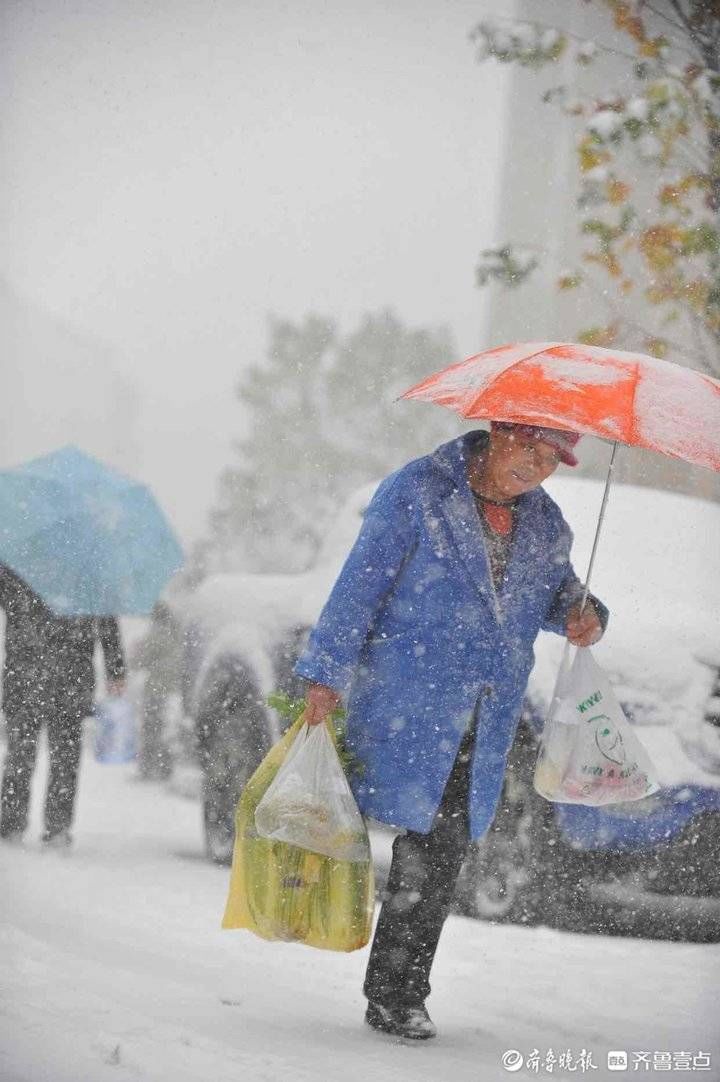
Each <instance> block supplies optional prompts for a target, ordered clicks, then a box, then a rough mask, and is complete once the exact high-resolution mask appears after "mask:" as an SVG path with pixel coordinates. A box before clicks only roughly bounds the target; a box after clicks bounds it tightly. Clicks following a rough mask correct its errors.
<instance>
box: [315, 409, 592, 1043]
mask: <svg viewBox="0 0 720 1082" xmlns="http://www.w3.org/2000/svg"><path fill="white" fill-rule="evenodd" d="M577 440H578V436H577V435H576V434H574V433H569V432H563V431H559V430H555V429H549V428H538V427H533V426H527V425H510V424H499V423H493V425H492V428H491V431H490V433H489V434H488V433H485V432H474V433H473V432H471V433H467V434H466V435H465V436H463V437H461V438H460V439H458V440H453V441H452V442H451V443H448V444H444V445H443V446H442V447H440V448H438V450H437V451H436V452H434V453H433V454H432V455H428V456H423V457H422V458H420V459H417V460H415V461H414V462H411V463H409V464H408V465H407V466H405V467H403V468H402V469H401V470H399V471H397V472H396V473H395V474H392V475H391V476H390V477H389V478H386V480H385V481H384V482H383V483H382V484H381V485H380V487H379V489H378V491H377V492H376V494H375V496H374V498H373V501H372V503H371V504H370V507H369V508H368V510H367V512H366V514H365V517H364V520H363V527H362V529H361V531H360V535H359V537H358V540H357V541H356V544H355V546H354V548H353V550H352V552H351V553H350V555H349V557H348V559H347V561H346V563H345V566H344V568H343V570H342V571H341V573H340V577H339V578H338V580H337V582H336V584H335V586H334V587H333V590H332V593H331V595H330V597H329V599H328V601H327V603H326V605H325V607H324V609H323V611H322V613H321V615H320V618H319V620H318V623H317V625H316V627H315V628H314V630H313V632H312V634H311V636H310V641H309V643H308V646H307V647H306V649H305V651H304V652H303V654H302V655H301V657H300V659H299V660H298V662H297V664H296V666H295V672H296V674H297V675H298V676H302V677H304V678H305V679H306V680H308V681H309V683H310V686H309V688H308V691H307V696H306V712H305V717H306V720H307V722H308V724H310V725H316V724H320V723H322V722H324V721H325V720H326V718H327V717H328V715H329V714H330V712H331V711H332V709H333V708H334V707H336V706H337V705H339V703H340V702H341V701H342V697H343V695H346V696H347V741H348V746H349V748H350V750H351V751H352V752H353V753H354V754H355V756H356V757H357V758H358V759H359V760H360V761H361V762H362V764H363V768H364V769H363V771H362V774H359V775H358V776H357V777H356V778H354V779H353V780H351V784H352V786H353V791H354V794H355V797H356V799H357V802H358V805H359V807H360V810H361V812H362V813H363V814H364V815H367V816H369V817H371V818H373V819H378V820H379V821H380V822H384V823H388V824H390V825H393V826H395V827H399V828H402V829H403V830H404V833H401V834H398V836H397V837H396V839H395V841H394V844H393V859H392V865H391V868H390V875H389V879H388V884H387V888H386V890H385V895H384V901H383V905H382V908H381V911H380V915H379V917H378V921H377V926H376V929H375V936H374V940H373V944H372V948H371V951H370V959H369V962H368V968H367V973H366V977H365V985H364V989H363V990H364V993H365V996H366V998H367V1000H368V1007H367V1012H366V1015H365V1018H366V1021H367V1023H368V1024H369V1025H370V1026H372V1027H373V1028H374V1029H377V1030H381V1031H383V1032H385V1033H390V1034H393V1035H395V1036H399V1037H405V1038H410V1039H413V1040H425V1039H427V1038H431V1037H434V1036H435V1033H436V1030H435V1026H434V1024H433V1022H432V1020H431V1019H430V1016H429V1014H428V1012H427V1008H426V1006H425V1000H426V998H427V997H428V995H429V994H430V971H431V967H432V963H433V959H434V957H435V952H436V948H437V945H438V941H439V939H440V934H441V932H442V928H443V924H444V922H445V919H446V917H447V915H448V912H449V910H450V905H451V902H452V898H453V893H454V889H455V883H456V881H457V877H458V874H459V872H460V868H461V867H462V863H463V860H464V859H465V855H466V853H467V850H468V846H469V844H470V842H471V841H472V840H474V839H477V838H480V837H482V836H483V834H484V833H485V831H486V830H487V829H488V827H489V826H490V824H491V822H492V819H493V816H494V814H495V811H496V808H497V804H498V801H499V799H500V794H501V789H502V783H503V777H504V772H505V765H506V761H507V756H508V752H509V750H510V747H511V745H512V741H513V737H514V734H515V730H516V727H517V724H518V720H519V716H520V710H521V704H522V698H523V695H524V693H525V688H526V684H527V680H528V676H529V673H530V670H531V667H532V663H533V651H532V646H533V643H534V641H535V638H536V637H537V635H538V633H539V632H540V631H541V630H546V631H553V632H555V633H556V634H560V635H564V636H566V637H567V639H568V640H569V641H570V642H571V643H572V644H573V645H575V646H582V647H584V646H590V645H591V644H593V643H595V642H597V641H598V640H599V639H600V637H601V636H602V634H603V632H604V629H605V625H606V623H607V619H608V611H607V609H606V608H605V606H604V605H603V604H602V603H601V602H600V601H598V600H597V599H596V598H593V597H592V595H589V597H588V599H587V604H583V593H584V591H583V586H582V584H581V583H580V581H579V580H578V578H577V576H576V575H575V572H574V570H573V567H572V564H571V562H570V548H571V542H572V534H571V532H570V529H569V527H568V526H567V524H566V523H565V521H564V519H563V517H562V514H561V512H560V509H559V508H558V507H557V505H556V504H555V503H554V502H553V501H552V500H551V499H550V497H549V496H548V495H547V493H545V492H544V491H543V489H542V487H541V486H542V482H543V481H544V480H546V479H547V478H548V477H550V476H551V474H553V473H554V472H555V470H556V468H557V467H558V465H559V463H560V462H564V463H565V464H566V465H569V466H572V465H576V464H577V459H576V458H575V455H574V451H573V448H574V446H575V444H576V442H577Z"/></svg>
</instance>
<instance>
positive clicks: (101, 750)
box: [95, 695, 138, 763]
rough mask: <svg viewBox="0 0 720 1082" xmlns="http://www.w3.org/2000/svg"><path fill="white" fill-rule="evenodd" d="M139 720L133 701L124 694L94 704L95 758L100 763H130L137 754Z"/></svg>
mask: <svg viewBox="0 0 720 1082" xmlns="http://www.w3.org/2000/svg"><path fill="white" fill-rule="evenodd" d="M137 745H138V740H137V722H136V720H135V711H134V710H133V708H132V705H131V704H130V702H128V700H127V699H125V698H123V696H121V695H113V696H111V697H110V698H108V699H103V700H102V702H99V703H98V704H97V705H96V707H95V758H96V760H97V762H98V763H131V762H132V761H133V759H135V758H136V757H137V751H138V747H137Z"/></svg>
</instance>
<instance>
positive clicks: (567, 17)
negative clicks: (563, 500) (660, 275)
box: [481, 0, 720, 499]
mask: <svg viewBox="0 0 720 1082" xmlns="http://www.w3.org/2000/svg"><path fill="white" fill-rule="evenodd" d="M516 7H517V13H516V18H517V19H518V20H523V19H527V20H528V21H533V20H538V19H541V21H542V22H543V23H546V24H548V25H557V26H559V27H562V28H564V29H567V30H569V31H571V32H573V33H575V34H576V35H578V36H579V37H580V38H582V39H584V38H587V39H594V40H597V41H601V42H603V43H605V44H607V45H610V46H612V45H617V46H619V47H623V48H627V42H626V41H625V42H624V41H623V39H622V38H621V37H619V36H617V34H616V32H615V31H613V28H612V25H611V20H610V17H609V15H608V14H607V13H606V12H605V11H604V9H602V8H601V6H600V5H599V4H597V5H596V4H581V3H569V2H567V0H543V3H542V5H539V4H538V3H537V0H517V5H516ZM540 8H542V12H541V14H540V10H539V9H540ZM608 63H609V64H610V65H611V69H612V65H613V62H612V61H609V62H608V61H605V60H604V61H603V63H602V64H600V63H598V64H597V66H591V67H589V68H579V67H578V66H577V65H576V64H575V62H574V61H573V60H572V59H571V58H570V57H567V58H563V60H562V61H561V63H560V64H558V65H553V66H552V67H549V68H547V69H546V70H545V71H544V72H541V73H539V74H537V73H534V72H532V71H528V70H525V69H521V68H519V67H517V66H514V67H513V78H512V87H511V91H510V94H509V95H508V99H507V107H506V112H505V115H504V117H503V123H504V125H505V155H504V175H503V181H502V184H501V186H500V191H501V196H500V202H499V206H498V213H497V226H496V235H495V236H494V237H488V238H483V240H482V242H481V247H494V246H496V245H497V244H500V243H503V242H506V241H507V242H511V243H518V244H520V243H521V244H523V245H527V246H529V247H531V248H537V250H538V251H539V252H541V253H543V266H542V268H541V269H539V270H538V271H536V272H535V273H534V274H533V275H532V276H531V278H530V279H529V281H528V282H526V283H524V284H523V285H520V286H518V287H515V288H513V289H502V288H500V287H498V286H492V287H490V303H489V315H488V335H487V345H488V346H490V345H495V344H500V343H501V342H509V341H547V340H549V341H573V340H574V338H575V336H576V334H577V332H578V330H579V329H580V328H582V327H583V326H589V325H593V324H602V323H607V322H608V321H609V317H608V309H607V307H606V305H605V303H604V301H603V298H602V296H597V295H596V296H592V295H591V294H589V293H588V292H586V291H584V290H583V291H572V292H568V293H561V292H559V291H558V290H557V288H556V282H557V279H558V276H559V275H560V274H561V273H562V272H563V271H564V270H567V269H571V268H572V267H574V266H577V264H578V253H579V251H580V239H581V238H580V236H579V232H578V228H577V223H578V216H577V212H576V198H577V194H578V173H577V164H576V157H575V150H574V146H575V137H576V135H575V133H576V129H575V126H574V124H573V121H572V119H571V118H569V117H566V116H564V115H563V114H562V113H561V112H560V111H559V110H558V109H556V108H554V107H553V106H551V105H549V104H545V103H544V102H543V101H542V93H543V91H544V89H546V88H548V87H550V86H553V85H557V84H558V83H566V84H570V85H572V84H573V83H575V84H576V85H578V84H580V83H581V84H582V85H583V86H584V87H590V88H592V90H593V91H594V92H595V93H596V94H601V93H602V90H603V79H604V78H606V77H607V71H608V66H607V65H608ZM625 70H626V64H625V62H623V61H618V62H617V67H616V69H615V71H614V72H613V85H615V86H616V85H617V81H616V78H617V79H618V80H620V81H621V80H622V78H623V72H624V71H625ZM647 177H648V178H651V174H647ZM635 180H636V182H637V183H638V184H640V185H642V183H643V182H644V178H642V177H640V176H638V177H637V178H635ZM639 198H641V195H640V196H639ZM638 311H640V309H638ZM674 333H678V332H677V331H674ZM669 359H671V360H672V357H670V358H669ZM581 447H582V450H581V457H582V471H583V472H584V473H586V474H588V475H590V476H602V475H603V474H604V471H605V469H606V466H607V462H608V459H609V455H610V446H609V445H608V444H603V443H601V442H600V441H598V440H590V439H586V440H584V441H583V443H582V445H581ZM616 476H617V477H618V479H619V480H621V481H625V482H630V483H633V484H647V485H652V486H655V487H659V488H667V489H674V490H677V491H682V492H688V493H694V494H696V495H702V496H705V497H709V498H714V499H720V477H719V476H718V475H717V474H714V473H712V472H711V471H709V470H702V469H699V468H697V467H692V466H688V465H686V464H685V463H682V462H677V461H673V460H671V459H667V458H664V457H663V456H661V455H656V454H652V453H650V452H646V451H642V450H639V449H636V448H627V447H623V448H621V449H620V453H619V456H618V460H617V467H616Z"/></svg>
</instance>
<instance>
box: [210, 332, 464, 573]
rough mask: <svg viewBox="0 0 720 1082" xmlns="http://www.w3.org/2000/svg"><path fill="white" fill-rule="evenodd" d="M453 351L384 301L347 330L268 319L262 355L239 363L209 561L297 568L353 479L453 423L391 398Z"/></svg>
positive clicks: (382, 468) (387, 464)
mask: <svg viewBox="0 0 720 1082" xmlns="http://www.w3.org/2000/svg"><path fill="white" fill-rule="evenodd" d="M455 359H457V358H456V355H455V350H454V346H453V343H452V340H451V338H450V335H449V333H448V332H447V331H446V330H443V329H439V330H428V329H410V328H407V327H405V326H404V325H403V324H402V323H401V321H400V320H399V319H398V318H397V317H396V316H395V315H393V313H392V312H390V311H382V312H379V313H374V314H369V315H366V316H365V317H364V318H363V319H362V320H361V321H360V324H359V326H358V327H357V329H355V330H354V331H352V332H351V333H349V334H347V335H343V334H341V333H340V331H339V330H338V328H337V326H336V325H335V323H334V322H333V321H332V320H331V319H328V318H323V317H320V316H315V315H311V316H307V317H306V318H305V319H304V320H303V321H302V322H300V323H293V322H291V321H289V320H280V319H274V320H272V321H271V324H270V344H269V349H268V352H267V357H266V358H265V360H264V361H262V362H261V363H258V364H255V365H252V366H251V367H249V368H248V369H246V370H245V371H244V372H243V375H242V377H241V379H240V382H239V384H238V389H237V394H238V398H239V400H240V402H241V404H242V406H243V407H244V409H245V414H246V416H247V419H248V420H247V425H246V434H245V435H244V436H243V438H242V439H240V440H238V441H237V443H236V449H237V455H238V459H239V461H238V462H237V464H235V465H232V466H231V467H229V468H228V469H226V470H225V472H224V473H223V475H222V476H221V479H220V490H219V498H218V501H217V506H216V508H215V510H214V512H213V514H212V516H211V521H212V536H211V539H210V552H211V554H212V560H211V562H212V563H214V564H215V566H220V567H238V568H244V569H249V570H255V571H261V570H285V571H293V570H299V569H302V568H304V567H306V566H308V564H309V563H310V562H311V561H312V558H313V556H314V554H315V552H316V551H317V547H318V544H319V542H320V540H321V538H322V533H323V530H324V528H325V527H326V526H327V525H328V524H329V522H330V521H331V520H332V518H333V516H334V515H335V513H336V512H337V510H338V507H339V506H340V504H341V503H342V501H343V500H344V498H345V497H346V496H348V495H349V494H350V493H351V492H352V491H353V489H355V488H356V487H358V486H359V485H361V484H363V483H365V482H368V481H372V480H374V479H379V478H380V477H382V476H384V475H385V474H387V473H389V472H390V471H391V470H393V469H394V468H396V467H397V466H399V465H401V464H402V463H403V462H405V461H407V460H408V459H410V458H412V457H414V456H415V455H419V454H424V453H425V452H427V451H428V450H430V449H432V448H433V447H434V446H435V445H436V444H437V443H439V442H441V441H442V440H443V439H450V438H451V437H452V436H453V435H454V434H456V433H457V428H458V424H457V419H456V418H453V416H452V415H451V414H447V413H446V412H445V411H443V410H438V409H436V408H433V407H432V406H429V407H427V408H424V407H423V406H422V405H421V404H418V403H402V404H400V403H397V402H396V401H395V400H396V398H397V397H398V395H399V394H400V393H401V392H402V391H403V390H404V389H405V388H407V387H408V386H409V385H410V384H412V383H413V382H415V381H417V380H418V379H420V378H421V377H423V376H424V375H427V374H429V373H430V372H432V371H434V370H435V369H437V368H440V367H442V366H443V365H446V364H449V363H451V362H452V361H453V360H455Z"/></svg>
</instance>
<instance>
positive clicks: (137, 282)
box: [0, 0, 512, 540]
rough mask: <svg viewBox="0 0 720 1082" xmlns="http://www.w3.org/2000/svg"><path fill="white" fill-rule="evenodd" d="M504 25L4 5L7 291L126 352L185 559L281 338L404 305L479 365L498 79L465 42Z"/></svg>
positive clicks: (486, 4) (50, 2)
mask: <svg viewBox="0 0 720 1082" xmlns="http://www.w3.org/2000/svg"><path fill="white" fill-rule="evenodd" d="M490 11H494V12H496V13H499V14H504V15H509V14H512V4H511V3H510V2H509V0H495V2H494V3H493V0H482V2H479V3H478V2H468V0H400V2H394V3H390V2H388V0H385V2H377V0H362V2H360V0H354V2H343V0H335V2H327V3H325V2H320V0H293V2H285V3H281V2H278V0H144V2H141V0H44V2H39V0H4V3H3V5H2V16H1V17H2V27H1V28H0V29H1V30H2V38H3V42H4V44H3V45H2V46H1V48H2V55H1V56H0V60H1V61H2V67H3V71H4V75H3V76H2V79H3V84H4V86H3V93H2V98H1V100H0V113H1V114H2V120H3V128H2V136H1V139H2V143H1V145H0V152H1V154H2V162H3V165H2V169H3V176H4V181H3V187H4V193H3V201H2V203H3V206H2V209H1V210H0V224H1V225H2V235H3V238H4V239H3V243H2V249H1V251H0V274H2V275H3V276H4V277H5V278H6V279H7V281H8V282H9V283H10V285H11V286H12V287H13V289H15V290H17V292H18V293H20V294H21V295H22V296H23V297H24V298H26V299H28V300H29V301H31V302H32V303H33V304H36V305H38V306H40V307H42V308H43V309H45V310H47V311H48V312H50V313H52V314H54V315H55V316H59V317H61V319H62V320H64V321H66V322H68V323H70V324H72V325H73V326H74V327H76V328H78V329H79V330H80V331H82V332H84V333H87V334H88V335H90V336H92V337H94V338H96V339H98V340H100V341H101V342H103V343H105V344H107V345H108V346H109V347H110V348H111V351H112V354H111V355H112V356H113V357H114V360H113V363H114V364H115V365H116V367H117V368H118V369H119V370H120V371H122V372H123V373H125V375H126V376H127V378H128V379H129V380H131V381H132V382H133V383H134V384H135V386H136V387H137V391H138V397H139V401H140V403H141V415H140V418H139V422H138V435H137V439H138V445H139V463H138V472H139V473H140V474H141V475H143V476H144V477H145V478H146V479H147V480H149V481H151V482H152V483H153V485H154V486H155V487H156V489H157V491H158V493H159V495H160V497H161V500H162V502H163V504H164V505H165V506H166V507H168V506H169V507H170V508H171V514H172V517H173V519H174V521H175V522H176V523H177V524H178V526H179V528H180V530H181V532H182V534H183V536H184V538H185V540H189V539H191V538H192V537H195V536H198V535H199V534H201V533H202V531H203V529H204V527H205V514H206V511H207V508H208V505H209V504H210V502H211V500H212V495H213V490H214V484H215V478H216V475H217V471H218V469H219V468H220V467H221V466H222V465H223V464H224V463H225V462H226V461H228V460H229V456H230V442H231V440H232V438H233V437H234V436H236V435H238V434H239V431H240V426H241V423H242V420H241V413H240V410H239V408H238V407H237V406H236V405H235V404H234V402H233V386H234V383H235V381H236V378H237V375H238V373H239V371H240V370H241V368H242V366H243V365H244V364H246V363H248V362H249V361H252V360H256V359H257V358H258V357H260V356H261V355H262V353H263V351H264V349H265V345H266V341H267V337H266V319H267V315H268V313H271V312H272V313H275V314H278V315H281V316H289V317H293V318H300V317H302V316H303V315H304V314H305V313H306V312H308V311H315V312H319V313H325V314H328V315H332V316H335V317H336V318H338V319H339V320H340V323H341V326H342V327H343V329H349V328H350V327H351V326H352V324H353V323H354V321H355V320H356V319H357V317H358V316H359V315H360V314H361V313H362V312H363V311H365V310H369V309H377V308H380V307H383V306H386V305H390V306H392V307H394V308H395V309H396V311H397V312H398V313H399V314H400V315H401V316H402V317H403V318H404V319H406V320H407V321H408V322H410V323H413V324H416V325H438V324H447V325H449V326H450V328H451V329H452V331H453V332H454V334H455V338H456V342H457V346H458V352H459V354H460V355H465V354H469V353H472V352H475V351H476V350H477V349H479V348H481V347H482V346H483V344H484V343H483V341H482V338H481V335H482V326H483V317H482V312H483V297H482V294H480V293H479V292H478V291H477V290H476V289H475V287H474V284H473V269H474V263H475V258H476V254H477V251H478V249H479V248H480V247H481V246H483V245H484V244H487V243H489V242H491V241H493V240H495V239H496V237H495V227H494V211H495V203H496V198H497V193H498V181H499V179H500V163H501V155H502V110H503V108H504V96H503V93H502V89H503V86H504V85H505V82H504V75H505V73H504V72H503V71H501V70H499V69H498V67H497V66H494V65H486V66H483V67H479V66H478V65H477V64H475V62H474V60H473V50H472V46H471V45H470V43H469V42H468V38H467V35H468V31H469V30H470V28H471V27H472V26H473V24H474V23H475V22H476V21H477V20H478V19H479V18H480V17H482V15H483V14H487V13H488V12H490ZM72 390H73V389H69V393H70V392H72ZM58 408H59V409H62V408H63V403H62V402H60V403H59V404H58Z"/></svg>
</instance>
